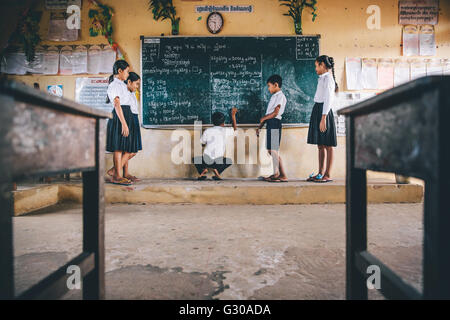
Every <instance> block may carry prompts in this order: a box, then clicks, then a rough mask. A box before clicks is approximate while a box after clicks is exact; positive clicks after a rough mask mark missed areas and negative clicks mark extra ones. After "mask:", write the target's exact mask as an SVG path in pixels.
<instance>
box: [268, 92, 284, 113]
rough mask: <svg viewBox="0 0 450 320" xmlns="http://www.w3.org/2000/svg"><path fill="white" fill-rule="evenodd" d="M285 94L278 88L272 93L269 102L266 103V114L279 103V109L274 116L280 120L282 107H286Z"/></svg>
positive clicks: (282, 111)
mask: <svg viewBox="0 0 450 320" xmlns="http://www.w3.org/2000/svg"><path fill="white" fill-rule="evenodd" d="M286 102H287V99H286V96H285V95H284V93H283V92H282V91H281V90H280V91H278V92H276V93H274V94H273V95H272V97H270V101H269V104H268V105H267V110H266V115H268V114H271V113H272V112H274V111H275V108H276V107H277V106H278V105H280V111H279V112H278V114H277V116H276V117H275V118H277V119H280V120H281V116H282V115H283V113H284V109H285V108H286Z"/></svg>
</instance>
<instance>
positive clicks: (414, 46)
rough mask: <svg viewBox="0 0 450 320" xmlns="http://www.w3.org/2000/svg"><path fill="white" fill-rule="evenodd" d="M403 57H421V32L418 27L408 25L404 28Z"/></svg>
mask: <svg viewBox="0 0 450 320" xmlns="http://www.w3.org/2000/svg"><path fill="white" fill-rule="evenodd" d="M403 55H404V56H406V57H411V56H418V55H419V32H418V28H417V27H416V26H411V25H408V26H405V27H404V28H403Z"/></svg>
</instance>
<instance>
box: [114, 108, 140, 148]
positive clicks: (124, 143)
mask: <svg viewBox="0 0 450 320" xmlns="http://www.w3.org/2000/svg"><path fill="white" fill-rule="evenodd" d="M121 107H122V112H123V116H124V118H125V121H126V122H127V125H128V130H129V132H130V133H129V135H128V137H124V136H123V135H122V123H121V122H120V119H119V117H118V116H117V113H116V110H113V112H112V114H113V118H112V119H109V121H108V125H107V133H106V151H109V152H115V151H122V152H129V153H137V152H138V151H139V150H142V139H141V128H140V126H139V118H138V115H137V114H134V113H132V112H131V109H130V106H126V105H123V106H121Z"/></svg>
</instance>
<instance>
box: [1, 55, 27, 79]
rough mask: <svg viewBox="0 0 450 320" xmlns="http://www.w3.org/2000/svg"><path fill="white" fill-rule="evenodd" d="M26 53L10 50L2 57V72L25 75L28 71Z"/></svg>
mask: <svg viewBox="0 0 450 320" xmlns="http://www.w3.org/2000/svg"><path fill="white" fill-rule="evenodd" d="M25 61H26V58H25V53H24V52H20V51H16V52H15V51H9V52H6V54H5V55H4V56H3V57H2V63H1V72H2V73H7V74H16V75H24V74H26V73H27V68H26V65H25Z"/></svg>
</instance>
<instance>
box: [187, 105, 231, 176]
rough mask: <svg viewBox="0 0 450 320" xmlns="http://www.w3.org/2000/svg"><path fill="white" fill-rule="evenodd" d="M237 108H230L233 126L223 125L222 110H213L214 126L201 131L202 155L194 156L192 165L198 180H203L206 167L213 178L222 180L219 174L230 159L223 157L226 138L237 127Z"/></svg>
mask: <svg viewBox="0 0 450 320" xmlns="http://www.w3.org/2000/svg"><path fill="white" fill-rule="evenodd" d="M237 111H238V109H236V108H233V109H231V122H232V123H233V128H229V127H225V115H224V114H223V113H222V112H214V113H213V115H212V117H211V118H212V123H213V125H214V127H212V128H208V129H206V130H205V132H203V135H202V137H201V139H200V142H201V143H202V144H203V145H205V150H204V151H203V156H202V157H196V158H194V165H195V167H196V168H197V171H198V173H199V174H200V176H199V177H198V180H205V179H206V173H208V169H211V170H212V171H213V172H214V176H213V179H214V180H222V178H221V177H220V174H221V173H222V172H223V171H224V170H225V169H226V168H228V167H229V166H231V164H232V161H231V159H229V158H225V157H224V155H225V149H226V145H227V139H228V137H230V136H234V133H235V131H236V129H237V125H236V113H237Z"/></svg>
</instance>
